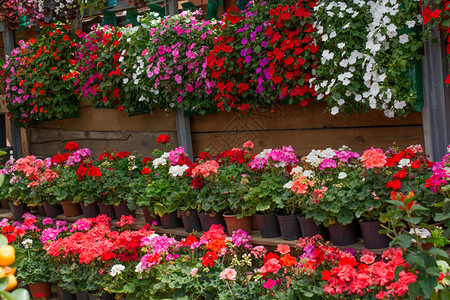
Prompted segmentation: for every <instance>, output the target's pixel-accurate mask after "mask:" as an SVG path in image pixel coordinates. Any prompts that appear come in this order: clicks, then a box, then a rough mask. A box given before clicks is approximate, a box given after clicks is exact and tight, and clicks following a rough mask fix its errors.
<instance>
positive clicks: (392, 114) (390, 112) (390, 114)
mask: <svg viewBox="0 0 450 300" xmlns="http://www.w3.org/2000/svg"><path fill="white" fill-rule="evenodd" d="M384 115H385V116H386V117H388V118H393V117H394V111H393V110H385V111H384Z"/></svg>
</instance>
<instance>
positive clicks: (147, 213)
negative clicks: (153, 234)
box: [142, 207, 161, 225]
mask: <svg viewBox="0 0 450 300" xmlns="http://www.w3.org/2000/svg"><path fill="white" fill-rule="evenodd" d="M142 211H143V212H144V218H145V222H146V223H148V224H150V225H152V224H153V222H156V225H160V224H161V220H160V218H159V216H156V217H153V216H152V214H151V213H150V211H149V210H148V208H147V207H144V208H143V209H142Z"/></svg>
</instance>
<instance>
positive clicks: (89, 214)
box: [80, 203, 100, 218]
mask: <svg viewBox="0 0 450 300" xmlns="http://www.w3.org/2000/svg"><path fill="white" fill-rule="evenodd" d="M80 206H81V211H82V212H83V215H84V217H85V218H95V217H97V216H98V215H99V214H100V210H99V209H98V205H97V203H91V204H89V205H88V206H86V205H84V203H80Z"/></svg>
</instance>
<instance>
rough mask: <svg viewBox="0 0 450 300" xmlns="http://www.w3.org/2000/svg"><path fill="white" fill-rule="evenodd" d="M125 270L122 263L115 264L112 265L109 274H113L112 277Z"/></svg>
mask: <svg viewBox="0 0 450 300" xmlns="http://www.w3.org/2000/svg"><path fill="white" fill-rule="evenodd" d="M123 270H125V266H124V265H121V264H117V265H114V266H112V268H111V272H109V275H111V276H112V277H115V276H116V275H117V274H120V273H122V271H123Z"/></svg>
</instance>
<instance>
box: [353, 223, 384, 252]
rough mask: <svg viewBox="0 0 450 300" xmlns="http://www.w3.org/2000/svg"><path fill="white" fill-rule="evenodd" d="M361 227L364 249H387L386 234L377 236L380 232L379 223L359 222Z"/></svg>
mask: <svg viewBox="0 0 450 300" xmlns="http://www.w3.org/2000/svg"><path fill="white" fill-rule="evenodd" d="M359 226H360V227H361V232H362V237H363V241H364V247H366V248H368V249H381V248H387V247H389V241H390V239H389V237H388V236H387V235H386V234H379V233H378V231H380V230H382V229H383V227H381V223H380V221H363V220H359Z"/></svg>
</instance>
